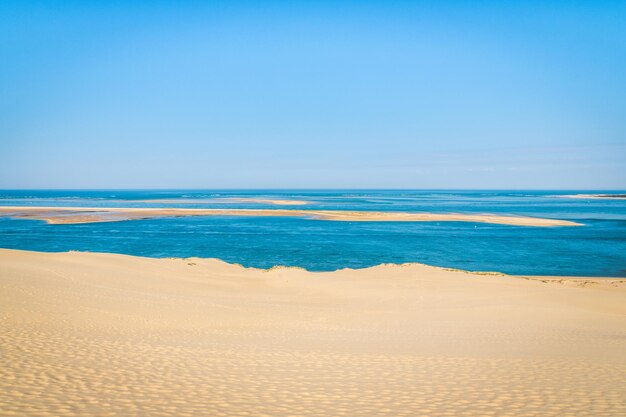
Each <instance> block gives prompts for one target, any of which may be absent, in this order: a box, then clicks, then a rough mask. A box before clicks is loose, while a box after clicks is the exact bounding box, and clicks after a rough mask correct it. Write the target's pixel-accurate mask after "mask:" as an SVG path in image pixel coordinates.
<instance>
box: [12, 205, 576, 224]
mask: <svg viewBox="0 0 626 417" xmlns="http://www.w3.org/2000/svg"><path fill="white" fill-rule="evenodd" d="M0 216H4V217H13V218H18V219H35V220H44V221H46V222H48V223H50V224H77V223H97V222H112V221H123V220H144V219H155V218H162V217H187V216H248V217H250V216H281V217H303V218H307V219H312V220H330V221H348V222H450V221H452V222H472V223H491V224H502V225H511V226H533V227H554V226H582V224H580V223H576V222H572V221H568V220H559V219H546V218H539V217H527V216H513V215H510V216H509V215H496V214H460V213H406V212H382V211H341V210H301V209H191V208H119V207H109V208H105V207H36V206H3V207H0Z"/></svg>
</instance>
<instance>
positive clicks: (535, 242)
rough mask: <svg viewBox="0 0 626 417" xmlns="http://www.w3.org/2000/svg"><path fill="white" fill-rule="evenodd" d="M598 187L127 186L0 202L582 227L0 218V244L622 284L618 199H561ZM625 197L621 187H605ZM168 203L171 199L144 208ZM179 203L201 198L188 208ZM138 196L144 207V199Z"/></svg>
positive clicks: (624, 263) (625, 250)
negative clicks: (418, 267) (461, 216)
mask: <svg viewBox="0 0 626 417" xmlns="http://www.w3.org/2000/svg"><path fill="white" fill-rule="evenodd" d="M603 192H604V191H593V192H589V191H584V190H581V191H450V190H446V191H406V190H400V191H389V190H386V191H381V190H367V191H364V190H357V191H355V190H341V191H325V190H320V191H311V190H307V191H302V190H281V191H272V190H254V191H241V190H236V191H235V190H234V191H224V190H219V191H218V190H216V191H210V190H209V191H207V190H161V191H153V190H151V191H148V190H134V191H127V190H125V191H117V190H106V191H63V190H55V191H32V190H28V191H7V190H4V191H0V205H33V206H85V207H98V206H99V207H195V208H272V209H276V208H298V209H301V208H302V209H329V210H375V211H410V212H436V213H494V214H516V215H527V216H536V217H547V218H555V219H565V220H573V221H576V222H579V223H583V224H584V225H585V226H584V227H554V228H535V227H519V226H504V225H491V224H482V223H462V222H426V223H409V222H333V221H314V220H307V219H303V218H290V217H236V216H233V217H185V218H164V219H152V220H136V221H122V222H114V223H93V224H74V225H48V224H46V223H44V222H42V221H36V220H17V219H8V218H0V247H3V248H13V249H27V250H38V251H54V252H56V251H67V250H80V251H93V252H114V253H124V254H130V255H141V256H151V257H191V256H197V257H205V258H220V259H223V260H225V261H228V262H237V263H240V264H243V265H246V266H254V267H260V268H269V267H271V266H274V265H289V266H299V267H303V268H306V269H309V270H315V271H326V270H335V269H341V268H346V267H348V268H363V267H368V266H372V265H377V264H380V263H405V262H421V263H426V264H431V265H438V266H445V267H452V268H461V269H466V270H476V271H501V272H504V273H509V274H526V275H579V276H626V200H598V199H570V198H562V197H559V195H564V194H578V193H603ZM606 192H607V193H624V192H623V191H606ZM223 197H231V198H232V197H235V198H239V197H250V198H269V199H297V200H306V201H308V202H310V204H308V205H306V206H295V207H290V206H276V205H269V204H256V203H250V202H247V203H237V202H219V201H216V200H210V199H215V198H223ZM158 199H168V200H169V199H175V200H179V201H180V203H176V204H174V203H171V202H168V203H159V202H154V201H153V202H150V201H149V200H158ZM186 199H196V200H197V199H200V200H203V199H207V200H206V202H204V203H201V202H198V201H193V202H186V201H185V200H186ZM146 200H148V201H146Z"/></svg>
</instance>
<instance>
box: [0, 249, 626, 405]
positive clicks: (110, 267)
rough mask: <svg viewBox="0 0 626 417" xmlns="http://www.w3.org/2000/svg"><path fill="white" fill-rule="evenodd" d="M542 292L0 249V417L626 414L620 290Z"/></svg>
mask: <svg viewBox="0 0 626 417" xmlns="http://www.w3.org/2000/svg"><path fill="white" fill-rule="evenodd" d="M542 280H543V281H545V282H543V281H542ZM542 280H540V279H524V278H519V277H507V276H502V275H481V274H470V273H464V272H459V271H451V270H445V269H440V268H434V267H428V266H424V265H407V266H379V267H374V268H370V269H366V270H359V271H353V270H343V271H337V272H333V273H310V272H306V271H303V270H298V269H285V268H277V269H273V270H270V271H261V270H255V269H244V268H242V267H239V266H236V265H229V264H225V263H223V262H220V261H217V260H201V259H148V258H137V257H130V256H122V255H113V254H88V253H60V254H45V253H35V252H23V251H11V250H0V306H1V307H0V415H2V416H7V415H19V416H35V415H39V416H72V415H84V416H100V415H101V416H105V415H110V416H113V415H116V416H135V415H136V416H165V415H171V416H181V417H184V416H263V415H266V416H288V415H292V416H420V415H424V416H557V415H558V416H578V417H580V416H595V417H598V416H624V415H626V377H625V375H626V353H625V352H626V282H624V280H620V279H605V280H599V279H597V280H592V279H577V280H567V279H561V278H547V279H542Z"/></svg>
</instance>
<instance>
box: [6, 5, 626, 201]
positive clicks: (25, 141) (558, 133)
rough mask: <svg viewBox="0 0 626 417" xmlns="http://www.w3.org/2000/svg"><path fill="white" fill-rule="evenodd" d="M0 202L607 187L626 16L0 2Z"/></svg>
mask: <svg viewBox="0 0 626 417" xmlns="http://www.w3.org/2000/svg"><path fill="white" fill-rule="evenodd" d="M0 35H1V36H0V62H1V64H0V188H414V189H415V188H457V189H461V188H469V189H479V188H498V189H626V2H624V1H620V2H618V1H586V2H584V1H578V2H565V1H561V2H550V1H547V2H539V1H536V2H530V1H527V2H516V1H511V2H495V1H494V2H490V1H478V2H454V1H441V2H435V1H431V2H426V1H414V2H406V1H395V2H394V1H360V2H356V1H355V2H330V1H328V2H325V1H315V2H298V1H291V2H280V1H266V2H264V1H256V2H192V1H188V2H183V1H181V2H174V1H169V2H168V1H153V2H148V1H135V2H124V1H112V2H97V1H81V2H79V1H71V2H70V1H37V2H31V1H4V2H2V4H0Z"/></svg>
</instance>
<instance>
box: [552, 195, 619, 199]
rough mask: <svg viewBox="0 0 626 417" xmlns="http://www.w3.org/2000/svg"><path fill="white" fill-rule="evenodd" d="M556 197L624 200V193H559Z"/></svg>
mask: <svg viewBox="0 0 626 417" xmlns="http://www.w3.org/2000/svg"><path fill="white" fill-rule="evenodd" d="M557 197H563V198H583V199H600V200H626V194H570V195H559V196H557Z"/></svg>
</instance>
